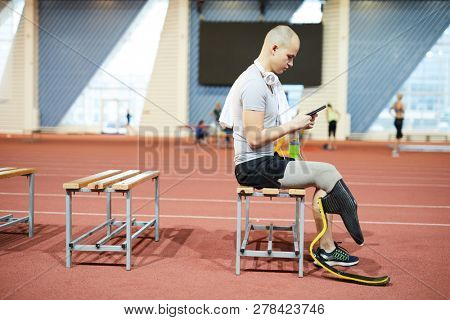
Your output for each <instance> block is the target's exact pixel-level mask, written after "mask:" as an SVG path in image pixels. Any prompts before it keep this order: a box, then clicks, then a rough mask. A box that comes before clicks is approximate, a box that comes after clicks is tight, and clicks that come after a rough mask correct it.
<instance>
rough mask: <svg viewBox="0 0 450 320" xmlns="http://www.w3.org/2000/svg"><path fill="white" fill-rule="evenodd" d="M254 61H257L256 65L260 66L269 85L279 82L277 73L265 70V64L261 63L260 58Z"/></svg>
mask: <svg viewBox="0 0 450 320" xmlns="http://www.w3.org/2000/svg"><path fill="white" fill-rule="evenodd" d="M254 63H255V66H256V67H257V68H258V70H259V72H261V74H262V76H263V79H264V82H265V83H266V84H267V85H268V86H273V85H275V84H277V83H278V82H279V80H278V77H277V75H276V74H275V73H273V72H267V71H265V70H264V68H263V66H262V65H261V64H260V63H259V61H258V60H255V61H254Z"/></svg>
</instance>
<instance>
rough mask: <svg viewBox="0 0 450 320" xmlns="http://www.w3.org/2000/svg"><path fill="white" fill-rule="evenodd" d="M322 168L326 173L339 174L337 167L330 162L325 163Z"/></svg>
mask: <svg viewBox="0 0 450 320" xmlns="http://www.w3.org/2000/svg"><path fill="white" fill-rule="evenodd" d="M324 169H325V171H326V172H327V173H338V174H339V171H338V169H336V167H335V166H334V165H332V164H330V163H325V167H324Z"/></svg>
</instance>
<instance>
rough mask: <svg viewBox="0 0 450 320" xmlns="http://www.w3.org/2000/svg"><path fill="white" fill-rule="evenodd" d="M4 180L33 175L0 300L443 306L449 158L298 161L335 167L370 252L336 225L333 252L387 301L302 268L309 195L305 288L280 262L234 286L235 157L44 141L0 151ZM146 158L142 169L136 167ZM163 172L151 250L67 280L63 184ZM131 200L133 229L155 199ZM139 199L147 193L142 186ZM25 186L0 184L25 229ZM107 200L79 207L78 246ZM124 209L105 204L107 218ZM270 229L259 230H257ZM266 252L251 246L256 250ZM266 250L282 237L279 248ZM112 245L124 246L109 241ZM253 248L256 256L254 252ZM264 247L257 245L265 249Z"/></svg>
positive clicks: (379, 152)
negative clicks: (370, 279)
mask: <svg viewBox="0 0 450 320" xmlns="http://www.w3.org/2000/svg"><path fill="white" fill-rule="evenodd" d="M0 151H1V152H0V167H4V166H15V167H36V168H37V169H38V170H39V171H38V174H37V175H36V198H35V201H36V202H35V210H36V217H35V221H36V230H35V236H34V237H33V238H31V239H29V238H28V237H27V235H26V230H27V229H26V227H24V226H14V227H11V228H9V229H6V230H3V231H1V232H0V266H1V272H0V299H283V300H285V299H448V298H449V296H450V282H449V280H448V279H449V276H448V266H449V262H450V261H449V252H450V242H449V231H450V196H449V195H450V154H448V153H425V152H424V153H412V152H409V153H402V154H401V155H400V158H391V156H390V149H388V147H387V143H365V142H342V143H340V144H339V145H338V150H337V151H324V150H322V149H321V148H320V144H319V143H318V142H317V143H313V142H311V143H309V144H308V145H307V147H306V155H307V157H308V160H315V161H326V162H330V163H332V164H334V165H335V166H336V167H337V168H338V169H339V170H340V172H341V173H342V174H343V176H344V177H345V179H346V181H347V184H348V185H349V186H350V188H351V189H352V192H353V193H354V195H355V197H356V198H357V200H358V203H359V216H360V220H361V223H362V227H363V230H364V233H365V236H366V245H365V246H363V247H358V246H357V245H356V244H355V243H354V242H353V241H352V240H351V239H350V238H349V236H348V235H347V234H346V232H345V230H344V228H343V224H342V223H341V222H340V219H339V218H335V223H334V234H335V239H336V240H338V241H342V242H343V246H344V247H346V248H347V249H348V250H349V251H350V252H351V253H353V254H356V255H358V256H359V257H360V260H361V261H360V264H359V265H358V266H355V267H353V268H351V270H347V271H351V272H354V273H359V274H365V275H371V276H380V275H389V276H390V277H391V279H392V280H391V281H392V282H391V284H390V285H389V286H388V287H366V286H362V285H356V284H351V283H345V282H341V281H337V280H335V279H334V278H333V277H332V276H329V275H328V274H327V273H325V272H324V271H322V270H321V269H317V268H316V267H314V266H313V265H312V263H311V259H310V258H309V254H308V253H307V250H306V249H307V247H308V246H309V243H310V242H311V240H312V239H313V237H314V236H315V235H316V231H315V226H314V222H313V220H312V215H311V209H310V207H311V206H310V201H311V195H312V191H313V190H310V189H309V190H308V195H307V210H306V223H305V241H306V243H305V259H306V261H305V277H304V278H302V279H300V278H298V277H297V271H296V270H297V267H298V266H297V264H296V263H295V262H294V261H291V260H281V259H263V258H259V259H252V258H243V259H242V272H241V275H240V276H238V277H237V276H235V274H234V266H235V256H234V254H235V240H234V239H235V207H236V205H235V187H236V182H235V180H234V176H233V168H234V167H233V163H232V156H233V155H232V151H231V150H227V149H219V150H217V149H216V148H214V147H200V146H193V145H190V144H186V143H185V144H181V145H176V144H174V143H172V142H170V141H166V142H164V143H161V142H160V143H158V144H156V143H153V144H149V145H147V146H146V145H142V144H141V145H140V146H139V144H138V142H137V141H136V140H135V138H130V137H105V136H50V135H49V136H46V135H43V136H41V137H39V138H38V139H37V140H35V141H32V142H31V141H29V139H27V138H24V137H12V138H6V137H0ZM143 155H146V156H147V162H148V165H147V166H146V167H145V165H144V164H141V166H140V159H144V158H145V157H140V156H143ZM144 167H145V168H147V169H159V170H161V221H160V224H161V230H160V232H161V240H160V241H159V242H154V232H153V230H151V231H149V232H146V233H144V235H142V236H141V237H140V238H139V239H138V240H137V241H136V242H135V243H134V248H133V268H132V270H131V271H130V272H126V271H125V257H124V256H123V255H122V254H113V253H105V254H98V253H80V252H76V253H74V255H73V261H74V264H73V267H72V268H71V269H66V267H65V217H64V212H65V202H64V190H63V189H62V184H63V182H67V181H70V180H74V179H76V178H79V177H83V176H86V175H90V174H93V173H96V172H100V171H103V170H107V169H122V170H126V169H135V168H144ZM145 185H146V184H144V185H142V187H138V188H137V189H136V192H134V194H133V196H134V197H135V199H134V203H133V212H134V214H135V216H138V217H139V216H140V215H149V214H153V205H154V203H153V198H152V196H153V195H152V193H153V191H152V190H150V191H149V190H148V189H146V188H145ZM147 186H148V184H147ZM26 192H27V188H26V180H25V179H24V178H21V177H18V178H11V179H7V180H0V212H1V215H3V214H5V213H6V212H14V213H15V215H17V216H24V215H26V213H25V212H26V210H27V194H26ZM104 204H105V198H104V197H103V196H98V195H97V194H82V195H78V194H77V195H76V196H75V198H74V206H73V210H74V212H75V215H74V219H73V224H74V235H75V236H76V235H79V234H81V233H84V232H86V231H87V230H88V229H90V228H92V227H93V226H95V225H97V224H99V223H100V222H102V221H103V219H104V218H105V216H104V211H105V207H104ZM293 208H294V207H293V204H291V203H289V202H288V201H287V200H286V201H281V200H275V199H274V200H273V201H270V200H268V199H265V200H261V201H258V202H257V203H256V202H255V204H254V205H252V210H253V211H252V217H254V218H258V219H260V220H261V221H265V222H267V223H268V222H269V221H274V222H276V223H278V224H283V223H285V224H288V223H289V222H288V221H291V220H292V216H293ZM124 209H125V208H124V201H123V198H122V197H121V196H120V195H119V196H114V197H113V214H115V215H114V216H115V217H120V216H121V215H122V216H123V212H124ZM262 219H267V220H262ZM258 238H263V235H262V234H255V235H254V239H258ZM276 240H278V242H275V243H274V249H276V248H277V247H278V248H284V247H285V246H286V241H289V240H290V239H289V236H286V235H283V234H279V235H276ZM117 241H123V238H118V239H117ZM252 245H253V246H256V245H257V243H256V242H254V243H253V244H252ZM265 245H266V243H265V242H261V243H260V246H261V247H262V248H263V247H264V246H265Z"/></svg>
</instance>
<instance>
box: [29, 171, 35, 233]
mask: <svg viewBox="0 0 450 320" xmlns="http://www.w3.org/2000/svg"><path fill="white" fill-rule="evenodd" d="M33 232H34V173H32V174H30V180H29V181H28V236H29V237H32V236H33Z"/></svg>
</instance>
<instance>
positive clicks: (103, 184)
mask: <svg viewBox="0 0 450 320" xmlns="http://www.w3.org/2000/svg"><path fill="white" fill-rule="evenodd" d="M150 179H151V180H153V181H154V182H155V218H154V219H151V220H149V221H136V219H133V218H132V211H131V205H132V189H133V188H135V187H137V186H138V185H140V184H141V183H143V182H145V181H147V180H150ZM63 188H64V189H65V191H66V267H67V268H70V267H71V266H72V252H73V251H97V252H102V251H115V252H125V253H126V270H131V254H132V241H133V240H134V239H136V238H137V237H138V236H139V235H140V234H141V233H142V232H143V231H144V230H146V229H147V228H150V227H154V228H155V241H159V171H146V172H140V171H139V170H128V171H124V172H121V171H120V170H107V171H103V172H100V173H97V174H94V175H90V176H87V177H84V178H80V179H77V180H74V181H70V182H66V183H64V184H63ZM76 192H98V193H100V192H104V193H106V221H105V222H104V223H102V224H100V225H98V226H96V227H95V228H93V229H91V230H90V231H88V232H86V233H84V234H82V235H81V236H79V237H78V238H76V239H72V195H73V194H75V193H76ZM113 193H122V194H125V195H126V220H125V221H117V220H116V219H114V218H112V212H111V211H112V210H111V195H112V194H113ZM132 226H139V227H140V229H139V230H137V231H136V232H135V233H133V234H132V233H131V227H132ZM113 227H116V228H115V229H114V230H113ZM103 228H106V234H105V236H104V237H103V238H102V239H101V240H99V241H97V242H96V243H95V244H81V241H82V240H84V239H86V238H88V237H90V236H91V235H93V234H94V233H96V232H98V231H100V230H102V229H103ZM123 230H125V232H126V240H125V241H124V242H123V243H122V244H121V245H108V244H107V242H108V241H110V240H111V239H112V238H113V237H115V236H117V235H118V234H119V233H120V232H121V231H123Z"/></svg>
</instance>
